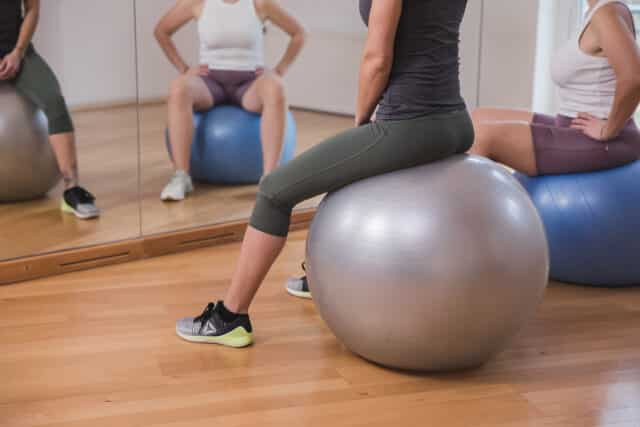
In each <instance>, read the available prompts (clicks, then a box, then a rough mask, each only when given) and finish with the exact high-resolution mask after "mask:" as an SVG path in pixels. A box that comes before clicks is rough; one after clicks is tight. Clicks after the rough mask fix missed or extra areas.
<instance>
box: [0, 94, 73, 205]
mask: <svg viewBox="0 0 640 427" xmlns="http://www.w3.org/2000/svg"><path fill="white" fill-rule="evenodd" d="M59 180H60V171H59V170H58V165H57V163H56V159H55V156H54V154H53V150H52V149H51V146H50V145H49V137H48V132H47V118H46V117H45V115H44V113H43V112H42V111H41V110H39V109H38V108H37V107H36V106H35V105H34V104H33V103H31V102H30V101H29V100H27V99H26V98H24V97H23V96H22V95H20V94H19V93H17V92H16V90H15V88H14V87H13V85H10V84H8V83H2V84H0V202H16V201H22V200H31V199H36V198H38V197H42V196H44V195H45V194H46V193H47V192H48V191H49V190H51V189H52V188H53V187H54V186H55V185H56V184H57V183H58V181H59Z"/></svg>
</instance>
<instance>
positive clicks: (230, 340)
mask: <svg viewBox="0 0 640 427" xmlns="http://www.w3.org/2000/svg"><path fill="white" fill-rule="evenodd" d="M224 312H227V313H229V312H228V311H227V310H226V308H225V307H224V304H223V303H222V301H218V302H217V303H216V304H214V303H212V302H210V303H209V304H208V305H207V307H206V308H205V309H204V311H203V312H202V314H200V315H199V316H198V317H195V318H194V317H185V318H184V319H180V320H178V322H177V323H176V333H177V334H178V336H179V337H180V338H182V339H185V340H187V341H190V342H197V343H206V344H221V345H226V346H228V347H246V346H248V345H251V343H253V329H252V328H251V321H250V320H249V315H248V314H237V315H235V319H233V320H232V321H225V319H224V316H225V315H224ZM227 320H228V319H227Z"/></svg>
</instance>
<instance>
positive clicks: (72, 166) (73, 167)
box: [49, 132, 78, 190]
mask: <svg viewBox="0 0 640 427" xmlns="http://www.w3.org/2000/svg"><path fill="white" fill-rule="evenodd" d="M49 142H50V143H51V147H52V148H53V151H54V153H55V155H56V160H57V162H58V167H59V168H60V172H62V177H63V179H64V189H65V190H68V189H69V188H71V187H75V186H77V185H78V157H77V153H76V141H75V134H74V133H73V132H67V133H58V134H55V135H50V136H49Z"/></svg>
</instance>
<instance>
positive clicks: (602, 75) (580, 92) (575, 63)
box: [551, 0, 627, 119]
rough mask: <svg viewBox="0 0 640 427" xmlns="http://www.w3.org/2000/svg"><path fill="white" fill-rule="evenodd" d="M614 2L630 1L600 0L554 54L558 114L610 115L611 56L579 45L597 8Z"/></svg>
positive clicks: (612, 92) (613, 76) (612, 94)
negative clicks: (577, 30)
mask: <svg viewBox="0 0 640 427" xmlns="http://www.w3.org/2000/svg"><path fill="white" fill-rule="evenodd" d="M611 3H621V4H623V5H625V6H626V5H627V4H626V3H625V2H624V1H622V0H599V1H598V2H597V3H596V4H595V6H593V8H592V9H591V10H590V11H589V12H588V13H587V15H586V18H585V21H584V24H583V25H582V27H581V28H580V31H579V32H578V34H576V35H575V36H574V37H572V38H571V39H570V40H569V41H568V42H567V43H566V44H565V45H564V46H563V47H562V48H561V49H560V50H559V51H558V52H557V54H556V55H555V58H554V60H553V65H552V67H551V77H552V79H553V81H554V83H555V84H556V85H557V86H558V96H559V98H560V111H559V114H560V115H563V116H567V117H576V116H577V115H578V113H590V114H593V115H594V116H596V117H599V118H602V119H604V118H608V117H609V114H610V113H611V109H612V108H613V101H614V98H615V94H616V74H615V72H614V70H613V67H612V66H611V64H610V63H609V60H608V59H607V58H604V57H599V56H594V55H590V54H588V53H586V52H584V51H583V50H582V49H581V48H580V40H581V38H582V35H583V34H584V32H585V30H586V29H587V27H588V26H589V24H590V23H591V20H592V19H593V17H594V15H595V14H596V12H598V11H599V10H600V9H601V8H602V7H604V6H606V5H608V4H611Z"/></svg>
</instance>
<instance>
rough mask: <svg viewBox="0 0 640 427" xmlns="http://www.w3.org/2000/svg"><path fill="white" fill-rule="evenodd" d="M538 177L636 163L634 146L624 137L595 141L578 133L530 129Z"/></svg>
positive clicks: (635, 147) (636, 151) (635, 148)
mask: <svg viewBox="0 0 640 427" xmlns="http://www.w3.org/2000/svg"><path fill="white" fill-rule="evenodd" d="M532 133H533V141H534V148H535V152H536V159H537V165H538V170H539V173H540V174H541V175H551V174H564V173H582V172H592V171H597V170H604V169H611V168H615V167H619V166H623V165H625V164H627V163H631V162H633V161H636V160H638V144H634V143H630V141H628V140H627V139H625V138H624V137H622V136H621V137H619V138H616V139H613V140H611V141H607V142H601V141H596V140H594V139H592V138H590V137H588V136H586V135H585V134H584V133H582V131H580V130H578V129H571V128H566V127H556V126H538V125H532Z"/></svg>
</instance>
